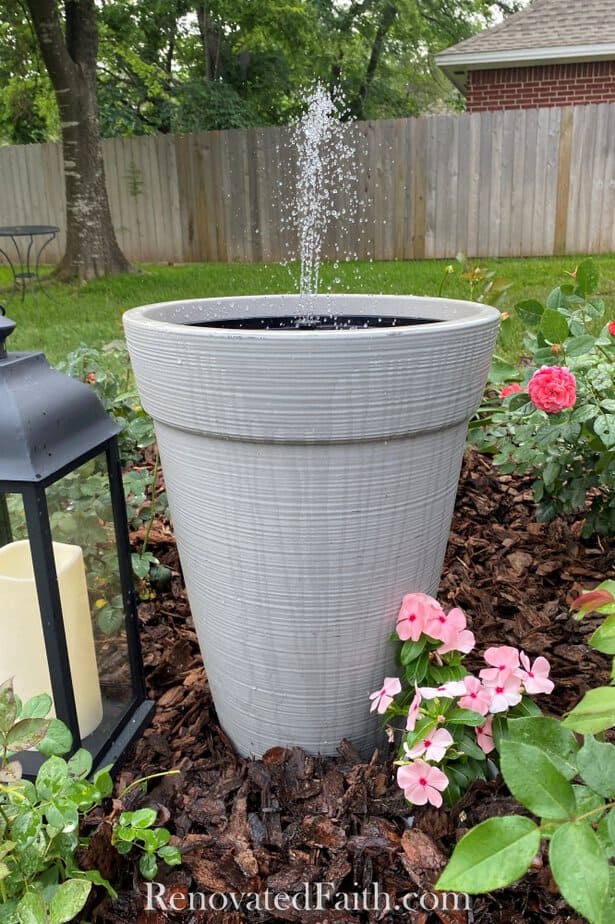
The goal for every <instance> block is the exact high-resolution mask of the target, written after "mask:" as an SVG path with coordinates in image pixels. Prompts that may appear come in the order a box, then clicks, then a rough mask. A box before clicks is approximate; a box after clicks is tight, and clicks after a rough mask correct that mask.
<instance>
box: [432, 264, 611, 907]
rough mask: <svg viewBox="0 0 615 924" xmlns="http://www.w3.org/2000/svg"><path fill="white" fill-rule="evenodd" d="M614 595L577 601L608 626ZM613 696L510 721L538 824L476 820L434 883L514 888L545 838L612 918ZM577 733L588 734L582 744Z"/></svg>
mask: <svg viewBox="0 0 615 924" xmlns="http://www.w3.org/2000/svg"><path fill="white" fill-rule="evenodd" d="M591 284H592V282H591V279H590V280H589V281H588V282H587V285H588V286H589V285H591ZM614 591H615V581H604V582H603V583H602V584H600V585H599V586H598V587H597V588H595V590H593V591H588V592H587V593H585V594H583V595H582V596H581V597H579V599H578V600H577V601H575V604H574V606H575V608H577V609H579V610H580V612H581V618H582V617H583V616H584V615H585V614H586V613H587V612H591V611H593V610H594V605H596V606H595V609H596V611H597V612H599V613H600V614H602V615H605V616H606V617H607V618H606V620H605V623H606V622H608V621H609V620H610V619H612V618H613V616H614V615H615V593H614ZM594 636H596V637H598V639H599V640H600V639H601V638H602V636H600V635H598V633H594ZM594 636H593V637H594ZM593 637H592V638H593ZM590 644H591V640H590ZM612 694H615V688H613V687H612V686H611V687H600V688H598V689H595V690H590V691H589V692H588V693H586V695H585V696H584V698H583V699H582V700H581V702H580V703H579V704H578V705H577V706H576V707H575V708H574V709H573V710H572V711H571V712H570V713H569V715H568V716H567V717H566V718H565V719H564V720H563V721H562V722H560V721H558V720H557V719H552V718H546V717H536V716H530V717H527V718H517V719H512V720H511V721H509V723H508V738H507V739H506V740H504V741H502V743H501V763H500V769H501V772H502V776H503V777H504V781H505V782H506V785H507V786H508V788H509V790H510V792H511V793H512V794H513V795H514V796H515V798H516V799H518V801H519V802H521V803H522V804H523V805H524V806H525V807H526V808H527V809H528V810H529V811H530V812H531V813H532V814H533V815H535V816H537V817H538V818H539V824H538V825H536V824H535V823H534V821H532V820H531V819H529V818H525V817H520V816H516V815H513V816H507V817H504V818H490V819H488V820H487V821H484V822H482V824H480V825H477V827H476V828H473V829H472V830H471V831H469V832H468V834H466V835H465V837H463V838H462V839H461V841H460V842H459V844H458V845H457V847H456V848H455V850H454V852H453V855H452V857H451V859H450V861H449V863H448V865H447V867H446V869H445V870H444V872H443V873H442V875H441V876H440V879H439V880H438V882H437V883H436V888H437V889H457V890H460V891H465V892H469V893H471V894H476V893H480V892H487V891H490V890H491V889H495V888H501V887H503V886H507V885H510V884H511V883H513V882H515V881H516V880H517V879H519V878H521V877H522V876H523V875H524V873H525V872H526V871H527V870H528V869H529V867H530V865H531V863H532V860H533V858H534V856H535V854H536V853H537V852H538V850H539V847H540V842H541V840H543V839H544V840H545V841H547V842H548V845H549V862H550V865H551V871H552V873H553V877H554V879H555V882H556V883H557V886H558V888H559V889H560V891H561V893H562V895H563V897H564V898H565V899H566V901H567V902H568V904H569V905H571V906H572V908H574V909H575V911H578V912H579V914H582V915H583V916H584V917H585V918H586V919H587V920H588V921H589V922H590V924H610V922H611V921H612V920H613V917H612V912H613V908H614V907H615V878H614V877H613V875H612V870H613V867H612V865H611V860H612V858H613V857H615V745H614V744H612V743H609V742H605V741H601V740H599V739H597V738H596V737H595V734H594V733H598V732H602V731H604V730H606V729H607V728H612V727H613V726H615V698H614V697H613V695H612ZM573 730H574V731H575V732H577V733H579V732H580V733H582V734H584V738H583V744H582V746H581V745H580V744H579V741H578V740H577V738H576V736H575V735H574V734H573Z"/></svg>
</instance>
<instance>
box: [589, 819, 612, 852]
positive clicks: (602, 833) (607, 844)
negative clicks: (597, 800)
mask: <svg viewBox="0 0 615 924" xmlns="http://www.w3.org/2000/svg"><path fill="white" fill-rule="evenodd" d="M592 821H595V819H592ZM596 834H597V835H598V839H599V841H600V843H601V844H602V849H603V850H604V852H605V854H606V855H607V857H608V858H609V860H612V859H613V857H615V809H611V811H610V812H608V813H607V814H606V815H603V816H602V818H601V819H600V823H599V824H598V827H597V828H596Z"/></svg>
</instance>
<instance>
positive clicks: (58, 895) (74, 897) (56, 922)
mask: <svg viewBox="0 0 615 924" xmlns="http://www.w3.org/2000/svg"><path fill="white" fill-rule="evenodd" d="M91 889H92V883H91V882H88V880H87V879H67V880H66V882H63V883H62V885H60V886H58V888H57V889H56V891H55V892H54V894H53V898H52V899H51V901H50V903H49V924H65V922H66V921H72V920H73V918H74V917H76V916H77V915H78V914H79V912H80V911H81V909H82V908H83V906H84V905H85V903H86V901H87V899H88V895H89V894H90V891H91Z"/></svg>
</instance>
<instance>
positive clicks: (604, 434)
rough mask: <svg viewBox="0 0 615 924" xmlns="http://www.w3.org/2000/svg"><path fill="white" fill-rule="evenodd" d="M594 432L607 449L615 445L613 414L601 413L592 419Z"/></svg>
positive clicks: (614, 415)
mask: <svg viewBox="0 0 615 924" xmlns="http://www.w3.org/2000/svg"><path fill="white" fill-rule="evenodd" d="M594 432H595V433H596V434H597V435H598V436H599V437H600V439H601V440H602V442H603V443H604V445H605V446H606V448H607V449H610V448H611V446H615V414H603V415H601V416H600V417H597V418H596V420H595V421H594Z"/></svg>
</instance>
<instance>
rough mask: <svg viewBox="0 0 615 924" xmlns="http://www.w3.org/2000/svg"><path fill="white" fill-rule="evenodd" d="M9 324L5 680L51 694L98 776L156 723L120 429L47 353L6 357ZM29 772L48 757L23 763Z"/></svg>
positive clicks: (1, 594)
mask: <svg viewBox="0 0 615 924" xmlns="http://www.w3.org/2000/svg"><path fill="white" fill-rule="evenodd" d="M14 328H15V323H14V321H11V320H9V319H8V318H5V317H2V316H0V683H2V682H4V681H5V680H7V679H9V677H11V676H12V677H13V678H14V688H15V693H16V694H17V695H18V696H19V697H20V699H22V700H23V701H25V700H27V699H29V698H30V697H31V696H33V695H36V694H39V693H44V692H47V693H49V694H50V695H51V696H52V698H53V702H54V708H55V714H56V716H57V717H58V718H59V719H61V720H62V721H63V722H65V724H66V725H67V726H68V727H69V729H70V731H71V733H72V736H73V750H76V749H77V748H78V747H80V746H83V747H85V748H87V749H88V750H89V751H90V752H91V753H92V756H93V759H94V768H97V767H100V766H104V765H106V764H116V763H118V762H119V761H120V759H121V757H122V755H123V753H124V752H125V751H126V749H127V748H128V746H129V745H130V744H131V743H132V741H133V739H134V738H136V736H137V735H138V734H139V733H140V732H141V730H142V729H143V727H144V726H145V724H146V723H147V722H148V720H149V718H150V715H151V712H152V709H153V703H152V702H151V701H149V700H147V699H146V693H145V683H144V676H143V662H142V658H141V649H140V643H139V636H138V629H137V613H136V598H135V592H134V587H133V583H132V569H131V559H130V549H129V545H128V524H127V516H126V507H125V498H124V491H123V486H122V473H121V468H120V461H119V453H118V442H117V434H118V432H119V428H118V426H117V425H116V423H115V422H114V421H113V419H112V418H111V417H109V415H108V414H107V413H106V411H105V410H104V408H103V406H102V404H101V403H100V401H99V399H98V398H97V396H96V395H95V393H94V392H93V390H92V389H91V388H89V387H88V386H87V385H86V384H84V383H82V382H78V381H76V380H75V379H72V378H70V377H69V376H67V375H63V374H62V373H60V372H58V371H57V370H55V369H53V368H52V367H51V366H50V365H49V363H48V361H47V359H46V358H45V356H44V355H43V354H42V353H7V352H6V348H5V339H6V338H7V337H8V335H9V334H10V333H11V332H12V331H13V329H14ZM19 759H20V762H21V763H22V765H23V768H24V772H25V773H26V774H27V775H32V774H34V773H35V772H36V769H37V765H38V763H39V762H40V758H39V755H37V754H36V753H34V752H25V753H23V754H21V755H20V756H19Z"/></svg>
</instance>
